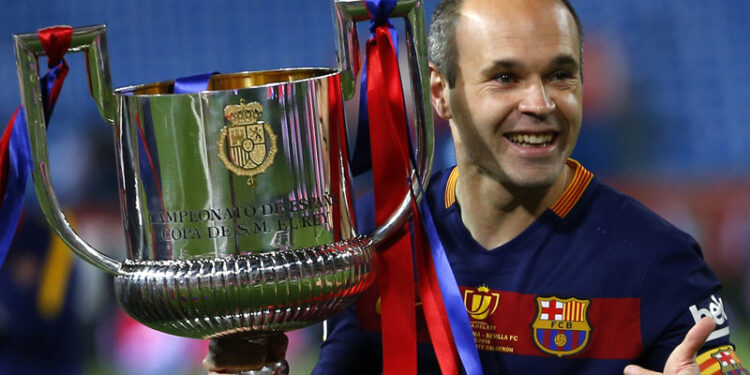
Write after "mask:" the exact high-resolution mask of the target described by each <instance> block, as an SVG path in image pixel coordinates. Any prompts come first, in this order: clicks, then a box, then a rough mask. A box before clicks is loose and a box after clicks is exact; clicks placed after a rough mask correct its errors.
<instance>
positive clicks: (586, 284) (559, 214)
mask: <svg viewBox="0 0 750 375" xmlns="http://www.w3.org/2000/svg"><path fill="white" fill-rule="evenodd" d="M568 164H569V166H570V167H571V168H573V169H574V171H575V173H574V178H573V180H572V182H571V183H570V184H569V185H568V187H567V188H566V190H565V192H564V193H563V195H562V196H561V197H560V198H559V199H558V200H557V201H556V202H555V204H553V205H552V206H551V207H550V208H549V209H547V210H546V211H545V212H544V213H543V214H542V215H541V216H540V217H539V218H538V219H537V220H535V221H534V222H533V223H532V224H531V225H530V226H529V227H528V228H526V229H525V230H524V231H523V232H522V233H521V234H519V235H518V236H517V237H516V238H514V239H513V240H511V241H510V242H508V243H506V244H504V245H502V246H500V247H498V248H495V249H490V250H488V249H485V248H484V247H482V246H481V245H479V244H478V243H477V242H476V241H475V240H474V239H473V237H472V236H471V234H470V233H469V231H468V230H467V229H466V227H465V226H464V225H463V222H462V220H461V212H460V207H459V205H458V204H457V202H456V197H455V184H456V181H457V179H458V169H457V168H452V169H447V170H444V171H441V172H439V173H437V174H436V175H435V176H434V177H433V180H432V183H431V185H430V188H429V189H428V192H427V199H428V204H429V205H430V208H431V210H432V215H433V218H434V221H435V225H436V228H437V231H438V234H439V236H440V239H441V240H442V242H443V246H444V248H445V251H446V254H447V257H448V260H449V262H450V265H451V267H452V269H453V273H454V275H455V277H456V281H457V283H458V285H459V289H460V291H461V294H462V295H463V302H464V306H465V307H466V311H467V313H468V315H469V320H470V322H471V328H472V330H473V333H474V338H475V341H476V344H477V348H478V349H479V356H480V360H481V362H482V367H483V369H484V373H485V374H622V371H623V369H624V368H625V366H626V365H628V364H630V363H635V364H639V365H641V366H643V367H646V368H650V369H653V370H658V371H661V370H662V369H663V367H664V363H665V361H666V359H667V357H668V356H669V354H670V353H671V352H672V350H673V349H674V347H675V346H677V345H678V344H679V343H680V342H681V341H682V339H683V338H684V336H685V334H686V333H687V331H688V330H689V329H690V328H691V327H692V326H693V325H694V324H695V323H696V322H697V321H698V320H700V319H701V318H702V317H704V316H711V317H713V319H714V321H715V322H716V324H717V326H716V329H715V330H714V331H713V332H712V333H711V336H710V337H709V339H708V341H707V342H706V344H705V345H704V347H703V348H702V349H701V350H700V351H699V353H700V355H699V357H698V361H699V364H700V366H701V370H702V374H730V373H736V374H747V371H746V370H744V368H743V367H742V365H741V363H740V360H739V359H738V358H737V356H736V354H735V353H734V350H733V346H732V345H731V343H730V341H729V321H728V318H727V315H726V312H725V309H724V304H723V301H722V299H721V297H720V296H719V294H718V291H719V289H720V284H719V282H718V281H717V279H716V277H715V276H714V274H713V273H712V272H711V270H710V269H709V268H708V266H707V265H706V263H705V262H704V260H703V257H702V255H701V251H700V248H699V246H698V244H697V243H696V241H695V240H694V239H693V238H691V237H690V236H689V235H687V234H686V233H684V232H682V231H680V230H679V229H677V228H675V227H674V226H672V225H671V224H669V223H668V222H666V221H665V220H664V219H662V218H660V217H659V216H657V215H656V214H654V213H653V212H651V211H650V210H648V209H647V208H645V207H644V206H643V205H641V204H640V203H638V202H636V201H635V200H633V199H632V198H629V197H627V196H625V195H622V194H620V193H618V192H616V191H615V190H614V189H612V188H610V187H608V186H606V185H604V184H602V183H601V182H600V181H599V180H597V179H596V178H594V176H593V175H592V174H591V173H590V172H589V171H588V170H586V169H585V168H584V167H583V166H581V165H580V164H579V163H577V162H575V161H572V160H570V161H569V162H568ZM417 311H418V317H419V318H421V319H419V318H418V339H419V341H420V344H419V348H418V366H419V373H420V374H433V373H434V374H439V373H440V370H439V367H438V364H437V359H436V358H435V354H434V351H433V349H432V347H431V345H429V336H428V334H427V333H426V332H427V330H426V326H425V324H424V320H423V317H422V316H421V309H420V308H419V306H417ZM328 330H329V335H328V338H327V339H326V341H325V342H324V343H323V346H322V349H321V356H320V361H319V363H318V366H317V367H316V371H315V372H314V373H319V374H350V373H357V374H378V373H380V372H381V371H382V349H381V345H382V344H381V340H380V335H379V333H378V332H379V330H380V316H379V298H378V294H377V287H374V288H373V289H372V290H370V291H369V292H368V293H367V294H366V295H365V296H363V297H362V298H361V300H360V301H359V302H358V304H357V307H356V311H355V309H354V308H352V309H349V310H347V311H346V312H344V313H342V314H340V315H338V316H336V317H334V318H332V319H330V320H329V322H328Z"/></svg>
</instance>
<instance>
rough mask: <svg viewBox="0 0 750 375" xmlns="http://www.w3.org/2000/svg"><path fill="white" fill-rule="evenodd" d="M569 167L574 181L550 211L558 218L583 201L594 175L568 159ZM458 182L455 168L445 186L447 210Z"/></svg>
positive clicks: (451, 202)
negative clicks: (571, 169)
mask: <svg viewBox="0 0 750 375" xmlns="http://www.w3.org/2000/svg"><path fill="white" fill-rule="evenodd" d="M567 164H568V166H569V167H571V168H573V169H574V175H573V180H572V181H571V182H570V184H569V185H568V187H567V188H565V192H563V194H562V195H561V196H560V198H558V199H557V201H556V202H555V204H553V205H552V206H551V207H550V209H551V210H552V211H553V212H554V213H555V214H557V216H559V217H561V218H564V217H565V216H566V215H567V214H568V213H570V211H571V210H572V209H573V207H574V206H575V204H576V203H578V200H579V199H581V196H582V195H583V192H584V191H586V188H587V187H588V186H589V183H591V180H592V179H593V178H594V174H593V173H591V172H589V170H588V169H586V168H584V167H583V166H582V165H581V163H579V162H577V161H575V160H573V159H568V162H567ZM456 182H458V167H453V170H451V173H450V175H449V176H448V181H447V182H446V184H445V208H448V207H450V206H452V205H453V204H454V203H456Z"/></svg>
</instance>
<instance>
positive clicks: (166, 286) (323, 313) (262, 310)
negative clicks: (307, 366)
mask: <svg viewBox="0 0 750 375" xmlns="http://www.w3.org/2000/svg"><path fill="white" fill-rule="evenodd" d="M370 243H371V241H370V240H368V239H367V238H363V237H356V238H353V239H350V240H345V241H341V242H337V243H334V244H330V245H326V246H318V247H313V248H306V249H298V250H287V251H277V252H271V253H264V254H258V255H247V256H230V257H226V258H199V259H191V260H148V261H133V260H127V261H125V262H123V265H122V267H121V269H120V272H119V273H118V275H117V276H116V278H115V292H116V295H117V299H118V300H119V302H120V304H121V305H122V307H123V308H124V309H125V311H127V312H128V314H130V315H131V316H132V317H133V318H135V319H136V320H138V321H140V322H141V323H143V324H145V325H147V326H149V327H151V328H154V329H156V330H159V331H162V332H167V333H171V334H174V335H178V336H185V337H194V338H214V337H220V336H228V335H234V336H238V335H239V336H248V337H251V336H254V337H257V336H258V335H262V334H264V333H271V332H279V331H288V330H291V329H297V328H301V327H305V326H307V325H310V324H311V323H315V322H318V321H321V320H323V319H325V318H327V317H329V316H331V315H332V314H335V313H337V312H339V311H341V310H342V309H343V308H345V307H346V306H347V305H349V304H350V303H351V302H353V300H354V299H356V297H357V296H359V294H361V292H363V291H364V290H366V289H367V288H368V287H369V286H370V285H371V284H372V281H373V279H374V278H375V272H374V270H373V269H372V258H373V256H374V253H373V249H372V248H371V246H370Z"/></svg>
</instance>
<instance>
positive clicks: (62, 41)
mask: <svg viewBox="0 0 750 375" xmlns="http://www.w3.org/2000/svg"><path fill="white" fill-rule="evenodd" d="M37 34H38V35H39V41H40V42H42V49H44V53H45V54H46V55H47V67H48V68H50V69H52V68H54V67H55V65H59V69H58V77H57V78H56V79H55V83H54V84H53V85H52V89H51V90H49V94H48V95H49V97H48V98H47V102H45V103H44V112H45V114H48V115H47V116H46V117H47V121H49V118H48V117H49V114H51V113H52V108H53V107H54V106H55V103H56V102H57V98H58V97H59V96H60V91H61V90H62V85H63V82H65V77H66V76H67V75H68V64H66V63H65V60H63V56H65V53H66V52H68V48H70V42H71V41H72V40H73V28H72V27H70V26H52V27H47V28H44V29H40V30H39V31H37Z"/></svg>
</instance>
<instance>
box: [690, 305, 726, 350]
mask: <svg viewBox="0 0 750 375" xmlns="http://www.w3.org/2000/svg"><path fill="white" fill-rule="evenodd" d="M688 310H689V311H690V314H691V315H692V316H693V320H695V322H696V323H698V321H699V320H701V319H703V318H704V317H707V316H710V317H711V318H713V320H714V322H715V323H716V330H714V331H713V332H711V334H710V335H709V336H708V339H707V340H706V341H711V340H713V339H717V338H719V337H724V336H727V335H729V327H728V326H724V327H722V325H724V323H726V322H727V321H728V320H729V318H727V313H726V311H725V310H724V301H722V299H721V297H716V296H715V295H713V294H712V295H711V298H709V299H707V300H705V301H703V302H701V303H698V304H695V305H692V306H690V307H688Z"/></svg>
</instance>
